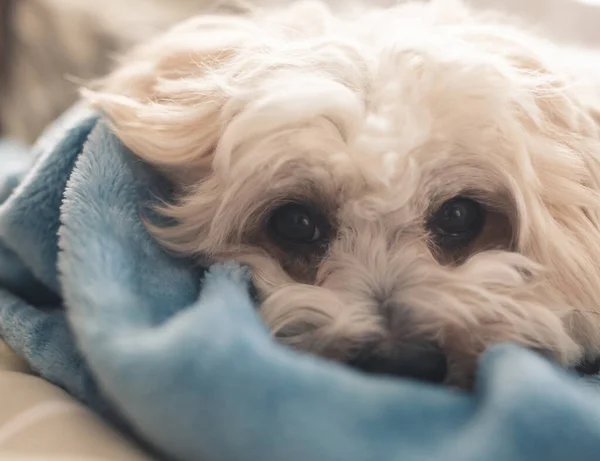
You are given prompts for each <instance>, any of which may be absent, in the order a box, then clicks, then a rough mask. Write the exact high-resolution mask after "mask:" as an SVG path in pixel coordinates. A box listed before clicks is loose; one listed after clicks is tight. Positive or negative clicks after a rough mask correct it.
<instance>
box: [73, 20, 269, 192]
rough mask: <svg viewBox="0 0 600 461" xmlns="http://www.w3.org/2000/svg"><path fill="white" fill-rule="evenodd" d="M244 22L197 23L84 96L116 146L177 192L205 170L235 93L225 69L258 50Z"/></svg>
mask: <svg viewBox="0 0 600 461" xmlns="http://www.w3.org/2000/svg"><path fill="white" fill-rule="evenodd" d="M260 36H261V34H260V30H259V28H258V26H257V25H256V24H255V23H254V22H253V21H251V20H250V19H247V18H244V17H234V16H201V17H197V18H194V19H191V20H189V21H187V22H185V23H183V24H180V25H179V26H177V27H175V28H173V29H172V30H171V31H169V32H167V33H166V34H164V35H162V36H160V37H159V38H157V39H155V40H153V41H151V42H149V43H145V44H143V45H142V46H140V47H138V48H136V49H134V50H132V51H131V52H130V53H129V54H128V55H126V56H124V58H123V59H122V60H121V62H120V65H119V66H118V67H117V69H116V70H115V71H114V72H113V73H111V74H110V75H108V76H107V77H106V78H104V79H102V80H100V81H98V82H95V83H94V84H92V85H91V88H88V89H85V90H83V92H82V93H83V96H84V98H85V99H87V100H88V101H89V102H91V104H92V105H93V106H94V107H95V108H97V109H98V110H99V111H100V112H101V113H102V114H104V115H105V116H106V117H107V119H108V120H109V122H110V123H111V125H112V128H113V130H114V132H115V134H116V135H117V136H118V137H119V138H120V139H121V141H122V142H123V143H124V144H125V145H126V146H127V147H128V148H130V149H131V150H132V151H133V152H134V153H135V154H136V155H138V156H139V157H140V158H142V159H143V160H145V161H147V162H149V163H151V164H152V165H154V166H156V167H157V168H159V169H161V170H163V171H164V173H165V174H166V175H167V176H170V177H172V178H173V179H174V180H175V181H176V182H177V183H178V184H184V185H185V183H192V182H193V181H195V180H197V179H198V178H199V177H202V176H203V175H205V174H206V173H207V171H208V170H209V169H210V168H211V162H212V153H213V150H214V148H215V144H216V143H217V141H218V138H219V135H220V131H221V128H222V127H221V120H220V117H221V110H222V108H223V106H224V105H225V104H226V103H227V101H229V100H230V99H231V96H232V92H233V91H234V90H233V89H232V87H231V86H230V81H229V80H230V79H232V78H235V77H236V75H235V74H234V73H233V72H229V71H227V66H228V65H229V63H230V62H231V60H232V59H234V57H236V56H237V55H238V54H239V53H240V50H242V49H245V48H248V47H252V46H257V47H259V46H260V43H258V42H259V39H258V38H257V37H260Z"/></svg>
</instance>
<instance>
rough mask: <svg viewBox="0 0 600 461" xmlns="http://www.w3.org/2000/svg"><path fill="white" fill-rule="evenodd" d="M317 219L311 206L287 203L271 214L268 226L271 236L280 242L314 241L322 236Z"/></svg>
mask: <svg viewBox="0 0 600 461" xmlns="http://www.w3.org/2000/svg"><path fill="white" fill-rule="evenodd" d="M318 221H319V218H318V216H317V213H315V211H314V209H313V208H312V207H311V206H309V205H305V204H300V203H288V204H285V205H282V206H280V207H279V208H277V209H276V210H275V211H274V212H273V213H272V214H271V217H270V219H269V227H270V229H271V232H272V233H273V236H274V237H275V238H276V239H277V240H278V241H281V242H282V243H305V244H306V243H315V242H318V241H319V240H321V238H322V237H323V232H322V229H321V226H320V225H319V222H318Z"/></svg>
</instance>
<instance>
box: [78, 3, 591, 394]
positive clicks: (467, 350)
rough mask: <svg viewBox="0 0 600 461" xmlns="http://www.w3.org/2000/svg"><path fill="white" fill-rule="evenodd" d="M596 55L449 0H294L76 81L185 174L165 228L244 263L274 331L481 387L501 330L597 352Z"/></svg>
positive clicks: (137, 147) (125, 137)
mask: <svg viewBox="0 0 600 461" xmlns="http://www.w3.org/2000/svg"><path fill="white" fill-rule="evenodd" d="M588 58H589V56H588V55H587V54H586V53H585V52H582V51H573V50H564V49H561V48H557V47H554V46H553V45H552V44H550V43H547V42H546V41H544V40H542V39H539V38H536V37H534V36H530V35H528V34H526V33H524V32H522V31H521V30H520V29H519V28H516V27H512V26H511V25H508V24H506V23H505V22H504V21H502V20H498V21H496V20H494V19H491V18H488V17H482V16H480V15H478V14H474V13H472V12H470V11H468V10H467V9H466V8H465V7H463V6H462V5H460V4H458V3H456V2H451V3H450V4H448V2H439V1H437V2H436V1H433V2H430V3H414V4H412V3H411V4H403V5H399V6H397V7H394V8H391V9H386V10H369V11H362V12H358V13H356V12H355V13H354V14H348V15H345V16H339V15H338V16H337V17H336V16H335V15H333V14H332V13H331V12H330V11H328V10H327V9H326V8H325V7H323V6H322V5H321V4H319V3H304V2H303V3H299V4H297V5H295V6H292V7H290V8H288V9H284V10H277V11H273V10H271V11H269V12H266V13H264V14H259V15H257V16H254V17H251V18H241V17H226V16H201V17H197V18H194V19H192V20H189V21H188V22H185V23H184V24H182V25H180V26H178V27H176V28H174V29H173V30H171V31H170V32H169V33H167V34H165V35H163V36H162V37H160V38H158V39H157V40H155V41H152V42H150V43H147V44H145V45H144V46H142V47H139V48H137V49H135V50H134V51H133V52H132V53H131V54H129V55H128V56H127V57H126V58H125V59H124V60H123V61H122V64H121V66H120V67H119V68H118V69H117V70H116V71H115V72H113V73H112V74H111V75H109V76H108V77H107V78H106V79H104V80H102V81H101V82H99V83H98V85H97V86H95V87H94V88H93V90H87V91H85V92H84V95H85V97H86V98H87V99H88V100H89V101H91V103H92V104H93V105H94V106H95V107H97V108H99V109H100V110H102V111H103V112H104V113H105V114H107V115H108V117H109V118H110V120H111V122H112V124H113V126H114V129H115V132H116V133H117V135H118V136H119V137H120V139H121V140H122V141H123V142H124V143H125V144H126V145H127V146H128V147H129V148H130V149H131V150H132V151H133V152H134V153H135V154H136V155H138V156H139V157H140V158H142V159H143V160H145V161H147V162H149V163H151V164H153V165H155V166H156V167H158V168H160V169H161V170H162V171H164V173H165V174H166V175H167V176H168V177H169V178H171V180H172V181H173V183H174V184H175V185H176V186H178V190H179V196H178V199H177V201H176V202H174V203H173V204H172V205H169V206H166V207H164V209H162V210H161V211H162V212H163V213H164V214H165V215H167V216H169V217H171V218H173V220H174V222H175V223H176V224H175V225H173V226H172V227H167V228H152V230H153V232H154V233H155V235H156V236H157V238H158V239H159V240H160V241H161V242H162V243H164V245H165V246H166V247H168V248H170V249H172V250H176V251H178V252H182V253H185V254H191V255H202V256H203V257H208V258H210V259H212V260H229V259H234V260H237V261H240V262H242V263H244V264H247V265H248V266H250V267H251V268H252V270H253V274H254V283H255V285H256V288H257V291H258V295H259V299H260V313H261V315H262V318H263V319H264V321H265V322H266V324H267V325H268V326H269V327H270V328H271V329H272V331H273V334H274V336H275V337H276V338H277V339H278V340H280V341H282V342H283V343H286V344H289V345H292V346H293V347H296V348H299V349H302V350H305V351H308V352H311V353H315V354H318V355H321V356H324V357H326V358H330V359H334V360H340V361H343V362H347V363H350V364H353V365H355V366H357V367H359V368H362V369H364V370H367V371H373V372H380V373H389V374H395V375H403V376H411V377H415V378H419V379H424V380H429V381H436V382H442V381H443V382H445V383H447V384H449V385H454V386H461V387H468V386H469V385H470V383H471V381H472V375H473V371H474V368H475V364H476V359H477V356H478V355H479V354H480V353H481V352H482V351H483V350H485V348H486V347H487V346H489V345H490V344H492V343H497V342H505V341H509V342H515V343H518V344H521V345H524V346H526V347H530V348H533V349H536V350H540V351H543V352H545V353H547V354H548V355H550V356H552V357H553V358H554V359H555V360H556V361H557V362H559V363H561V364H563V365H565V366H571V365H575V364H577V363H579V362H581V361H582V360H585V359H590V358H594V357H596V356H597V355H599V354H600V270H599V269H598V264H599V263H600V193H599V192H600V162H599V160H600V138H599V128H598V125H597V124H596V119H595V117H596V115H597V114H596V112H594V106H595V102H596V101H597V99H596V98H597V95H596V94H595V87H594V84H593V83H594V76H595V75H600V73H598V71H597V70H596V69H594V67H593V65H592V64H593V63H592V62H590V60H589V59H588ZM596 61H597V62H598V63H600V60H598V59H596ZM598 65H599V66H600V64H598ZM595 81H596V82H600V78H599V79H597V80H595ZM588 82H592V84H591V85H590V84H588ZM595 99H596V100H595Z"/></svg>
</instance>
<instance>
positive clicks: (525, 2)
mask: <svg viewBox="0 0 600 461" xmlns="http://www.w3.org/2000/svg"><path fill="white" fill-rule="evenodd" d="M290 1H293V0H0V137H4V138H13V139H16V140H19V141H21V142H25V143H30V142H33V141H34V140H35V139H36V138H37V136H39V134H40V132H41V131H42V130H43V128H44V127H45V126H46V125H47V124H49V123H50V122H51V121H52V120H54V119H55V118H56V117H57V116H58V115H60V114H61V113H62V112H63V111H64V110H65V109H66V108H68V107H69V106H70V105H71V104H72V103H73V102H74V101H75V100H76V98H77V88H78V86H79V84H80V83H81V82H84V81H86V80H89V79H91V78H93V77H97V76H101V75H102V74H104V73H106V72H107V71H108V70H110V68H111V65H112V63H113V62H114V57H115V56H118V55H119V54H120V53H121V52H123V51H124V50H126V49H127V48H128V47H130V46H131V45H132V44H134V43H136V42H138V41H140V40H144V39H146V38H148V37H150V36H151V35H153V34H156V33H157V32H159V31H161V30H163V29H164V28H166V27H168V26H169V25H171V24H173V23H175V22H178V21H180V20H182V19H184V18H187V17H189V16H192V15H194V14H199V13H205V12H215V11H220V12H228V13H233V14H241V13H243V12H244V11H247V10H248V8H250V7H253V6H263V5H269V4H273V3H279V4H281V3H286V2H290ZM366 1H367V2H368V3H369V4H372V5H389V4H392V3H396V2H397V1H398V0H366ZM400 1H402V0H400ZM424 1H425V0H424ZM466 1H467V2H468V3H470V4H472V5H473V6H475V7H477V8H482V9H486V8H487V9H490V8H492V9H496V10H501V11H505V12H508V13H511V14H514V15H517V16H520V17H522V18H523V19H525V20H526V21H527V22H528V23H530V24H532V25H533V26H535V27H537V28H538V29H540V30H541V31H543V32H544V33H545V34H546V35H548V36H550V37H551V38H553V39H556V40H559V41H562V42H566V43H570V44H574V45H583V46H587V47H596V46H598V47H600V0H466ZM329 3H331V4H332V7H333V8H338V7H341V6H342V5H344V4H346V3H347V0H329Z"/></svg>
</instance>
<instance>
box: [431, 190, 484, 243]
mask: <svg viewBox="0 0 600 461" xmlns="http://www.w3.org/2000/svg"><path fill="white" fill-rule="evenodd" d="M484 223H485V209H484V208H483V207H482V206H481V204H479V203H478V202H476V201H474V200H471V199H469V198H466V197H455V198H453V199H451V200H448V201H447V202H446V203H444V204H443V205H442V206H441V207H440V208H439V210H437V211H436V212H435V213H434V215H433V216H432V217H431V219H430V221H429V226H428V227H429V229H430V230H431V231H432V232H433V233H434V235H435V236H436V238H437V240H438V244H439V245H441V246H442V247H456V246H462V245H465V244H467V243H469V242H470V241H471V240H473V239H474V238H475V237H477V236H478V235H479V233H480V232H481V230H482V229H483V225H484Z"/></svg>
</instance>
